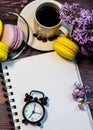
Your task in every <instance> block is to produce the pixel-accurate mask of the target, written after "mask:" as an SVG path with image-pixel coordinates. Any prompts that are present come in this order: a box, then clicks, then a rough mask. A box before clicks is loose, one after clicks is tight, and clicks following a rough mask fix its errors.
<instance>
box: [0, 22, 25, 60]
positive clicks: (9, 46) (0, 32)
mask: <svg viewBox="0 0 93 130" xmlns="http://www.w3.org/2000/svg"><path fill="white" fill-rule="evenodd" d="M22 41H23V32H22V30H21V28H20V27H19V26H18V25H13V24H3V22H2V20H0V61H5V60H6V59H7V58H8V52H9V51H11V50H16V49H18V48H19V47H20V45H21V44H22Z"/></svg>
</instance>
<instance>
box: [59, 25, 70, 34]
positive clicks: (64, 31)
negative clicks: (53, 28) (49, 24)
mask: <svg viewBox="0 0 93 130" xmlns="http://www.w3.org/2000/svg"><path fill="white" fill-rule="evenodd" d="M68 33H69V32H68V30H67V29H66V28H65V27H63V26H60V27H59V30H58V35H59V36H63V35H65V36H67V35H68Z"/></svg>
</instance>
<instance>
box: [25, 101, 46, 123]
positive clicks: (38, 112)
mask: <svg viewBox="0 0 93 130" xmlns="http://www.w3.org/2000/svg"><path fill="white" fill-rule="evenodd" d="M44 114H45V110H44V107H43V105H42V104H41V103H39V102H36V101H31V102H29V103H27V104H26V105H25V106H24V109H23V116H24V118H25V119H26V120H27V121H29V122H31V123H36V122H39V121H40V120H42V119H43V117H44Z"/></svg>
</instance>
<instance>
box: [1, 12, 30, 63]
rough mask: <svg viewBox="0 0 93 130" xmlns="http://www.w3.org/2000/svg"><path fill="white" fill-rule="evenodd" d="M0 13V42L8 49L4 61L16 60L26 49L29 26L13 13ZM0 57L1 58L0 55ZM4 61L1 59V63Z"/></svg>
mask: <svg viewBox="0 0 93 130" xmlns="http://www.w3.org/2000/svg"><path fill="white" fill-rule="evenodd" d="M0 13H1V14H2V19H1V21H0V36H1V37H0V41H1V42H2V43H5V44H7V45H8V47H9V48H8V52H7V53H8V55H7V58H5V60H12V59H15V58H17V57H18V56H19V55H20V54H21V53H22V52H23V50H24V49H26V47H27V43H28V40H29V26H28V23H27V21H26V20H25V19H24V18H23V17H22V16H21V15H19V14H17V13H15V12H1V11H0ZM7 14H8V15H7ZM3 16H4V19H3ZM11 18H12V19H11ZM8 19H9V20H8ZM4 20H5V21H4ZM1 27H2V28H1ZM23 28H25V30H24V29H23ZM2 30H3V31H2ZM0 52H1V50H0ZM1 57H3V56H2V54H1ZM5 60H2V59H1V61H5Z"/></svg>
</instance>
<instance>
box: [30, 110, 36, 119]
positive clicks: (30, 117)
mask: <svg viewBox="0 0 93 130" xmlns="http://www.w3.org/2000/svg"><path fill="white" fill-rule="evenodd" d="M34 113H35V111H34V110H33V111H32V113H31V115H30V116H29V118H31V116H32V115H33V114H34Z"/></svg>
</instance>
